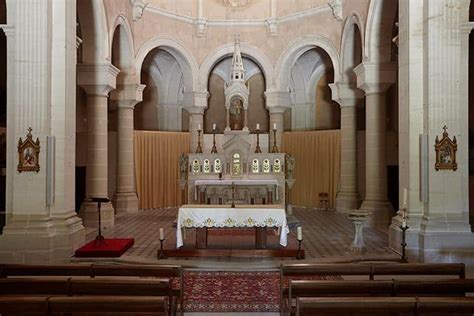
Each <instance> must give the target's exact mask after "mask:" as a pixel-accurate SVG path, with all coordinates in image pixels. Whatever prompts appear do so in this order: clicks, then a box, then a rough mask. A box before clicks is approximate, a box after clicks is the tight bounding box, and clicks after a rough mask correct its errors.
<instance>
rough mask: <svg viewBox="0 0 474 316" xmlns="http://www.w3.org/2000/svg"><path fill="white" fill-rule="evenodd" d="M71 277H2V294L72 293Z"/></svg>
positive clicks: (0, 283) (0, 284) (0, 288)
mask: <svg viewBox="0 0 474 316" xmlns="http://www.w3.org/2000/svg"><path fill="white" fill-rule="evenodd" d="M69 280H70V278H63V279H54V280H53V279H44V278H5V279H0V295H72V293H71V288H70V283H69Z"/></svg>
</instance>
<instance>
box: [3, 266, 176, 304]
mask: <svg viewBox="0 0 474 316" xmlns="http://www.w3.org/2000/svg"><path fill="white" fill-rule="evenodd" d="M16 276H84V277H91V278H95V277H115V276H120V277H134V278H137V277H138V278H146V277H154V278H176V279H178V280H179V289H173V292H172V293H173V296H174V297H176V298H177V300H178V301H179V303H180V310H182V306H183V289H184V280H183V268H182V267H181V266H178V265H110V264H109V265H102V264H87V265H83V264H71V265H20V264H3V265H0V278H9V277H16Z"/></svg>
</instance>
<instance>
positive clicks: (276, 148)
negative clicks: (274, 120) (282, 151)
mask: <svg viewBox="0 0 474 316" xmlns="http://www.w3.org/2000/svg"><path fill="white" fill-rule="evenodd" d="M276 135H277V130H276V129H274V130H273V147H272V153H273V154H275V153H278V152H279V150H278V146H277V136H276Z"/></svg>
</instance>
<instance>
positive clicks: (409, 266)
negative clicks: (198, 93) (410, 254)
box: [370, 263, 466, 280]
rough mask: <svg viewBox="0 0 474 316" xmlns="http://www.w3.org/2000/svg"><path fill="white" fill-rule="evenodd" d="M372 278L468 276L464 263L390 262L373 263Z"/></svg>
mask: <svg viewBox="0 0 474 316" xmlns="http://www.w3.org/2000/svg"><path fill="white" fill-rule="evenodd" d="M371 267H372V270H371V276H370V278H371V280H373V279H375V278H376V277H378V278H380V277H382V276H402V275H406V276H413V275H416V276H421V275H423V276H443V277H444V276H456V277H457V278H459V279H465V278H466V266H465V264H464V263H395V264H394V263H390V264H372V265H371Z"/></svg>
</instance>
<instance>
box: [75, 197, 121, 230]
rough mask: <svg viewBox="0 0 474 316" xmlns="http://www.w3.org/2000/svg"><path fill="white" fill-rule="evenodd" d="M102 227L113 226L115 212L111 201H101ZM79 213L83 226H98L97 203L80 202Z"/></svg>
mask: <svg viewBox="0 0 474 316" xmlns="http://www.w3.org/2000/svg"><path fill="white" fill-rule="evenodd" d="M100 213H101V223H102V229H107V228H109V227H113V226H114V222H115V221H114V218H115V212H114V207H113V206H112V203H110V202H109V203H102V204H101V206H100ZM79 215H80V216H81V218H82V221H83V223H84V226H85V227H87V228H98V227H99V226H98V223H99V214H98V212H97V203H93V202H90V201H84V202H82V205H81V209H80V211H79Z"/></svg>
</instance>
